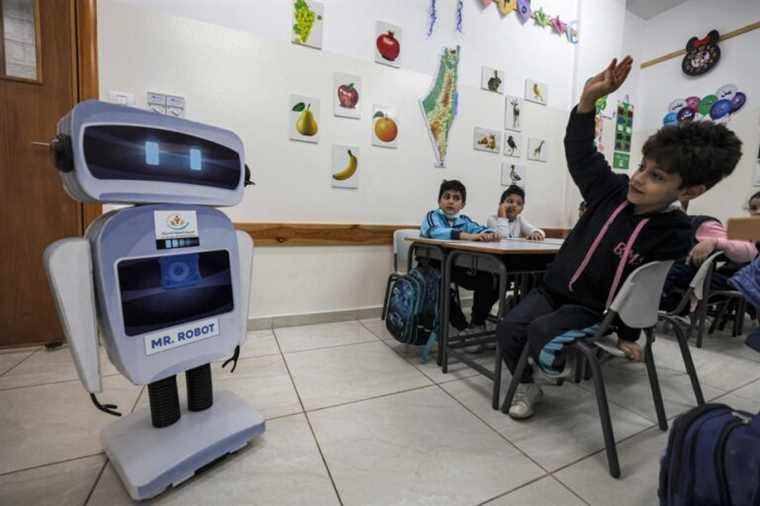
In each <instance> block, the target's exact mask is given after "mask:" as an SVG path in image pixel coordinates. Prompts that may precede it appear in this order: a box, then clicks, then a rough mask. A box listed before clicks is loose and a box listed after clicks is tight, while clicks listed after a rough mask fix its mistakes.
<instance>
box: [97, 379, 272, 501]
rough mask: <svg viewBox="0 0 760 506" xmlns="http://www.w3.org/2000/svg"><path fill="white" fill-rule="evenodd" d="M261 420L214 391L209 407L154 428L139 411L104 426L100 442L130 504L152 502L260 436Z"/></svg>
mask: <svg viewBox="0 0 760 506" xmlns="http://www.w3.org/2000/svg"><path fill="white" fill-rule="evenodd" d="M264 430H265V422H264V419H263V418H261V416H259V415H258V414H257V413H256V411H254V410H253V409H252V408H251V407H250V406H248V404H246V403H245V401H243V400H242V399H240V398H239V397H238V396H237V395H235V394H233V393H232V392H227V391H218V392H214V404H213V405H212V406H211V407H210V408H208V409H207V410H205V411H199V412H191V411H187V409H186V408H185V407H184V406H183V409H182V416H181V417H180V419H179V420H177V422H176V423H174V424H173V425H170V426H168V427H164V428H161V429H157V428H155V427H153V425H152V424H151V418H150V410H149V409H148V408H143V409H140V410H137V411H135V412H134V413H132V414H130V415H127V416H124V417H122V418H120V419H119V420H118V421H116V422H114V423H112V424H111V425H109V426H108V427H106V428H105V429H104V430H103V432H102V434H101V440H102V442H103V448H104V449H105V452H106V454H107V455H108V458H109V460H110V461H111V465H112V466H113V467H114V469H115V470H116V472H117V474H118V475H119V477H120V478H121V480H122V482H123V483H124V486H125V487H126V488H127V491H128V492H129V495H130V496H131V497H132V499H135V500H138V501H139V500H143V499H149V498H151V497H155V496H156V495H158V494H160V493H161V492H163V491H164V490H165V489H167V488H168V487H169V486H170V485H171V486H176V485H179V484H180V483H182V482H183V481H185V480H187V479H189V478H191V477H192V476H193V475H194V474H195V472H196V471H197V470H198V469H200V468H201V467H203V466H205V465H207V464H209V463H211V462H213V461H215V460H217V459H219V458H220V457H223V456H224V455H226V454H228V453H233V452H236V451H237V450H239V449H241V448H242V447H244V446H245V445H246V444H248V442H249V441H250V440H251V439H253V438H254V437H256V436H257V435H259V434H261V433H263V432H264Z"/></svg>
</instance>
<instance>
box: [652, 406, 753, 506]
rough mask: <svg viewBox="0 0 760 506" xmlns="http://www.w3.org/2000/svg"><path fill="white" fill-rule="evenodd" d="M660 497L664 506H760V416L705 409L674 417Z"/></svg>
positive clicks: (742, 412)
mask: <svg viewBox="0 0 760 506" xmlns="http://www.w3.org/2000/svg"><path fill="white" fill-rule="evenodd" d="M658 496H659V498H660V506H708V505H709V506H757V505H760V414H757V415H753V414H751V413H747V412H745V411H738V410H733V409H731V408H730V407H728V406H726V405H725V404H705V405H702V406H698V407H696V408H694V409H692V410H691V411H688V412H687V413H684V414H683V415H681V416H679V417H678V418H676V420H675V422H674V423H673V428H672V429H671V431H670V437H669V440H668V448H667V450H666V452H665V455H664V456H663V458H662V463H661V467H660V485H659V490H658Z"/></svg>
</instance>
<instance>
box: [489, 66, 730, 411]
mask: <svg viewBox="0 0 760 506" xmlns="http://www.w3.org/2000/svg"><path fill="white" fill-rule="evenodd" d="M632 63H633V60H632V59H631V57H630V56H627V57H626V58H625V59H623V61H622V62H620V63H619V64H618V62H617V60H613V61H612V62H611V63H610V65H609V66H608V67H607V69H605V70H604V71H602V72H601V73H600V74H598V75H597V76H595V77H594V78H592V79H590V80H589V81H588V83H587V84H586V86H585V88H584V90H583V93H582V96H581V99H580V102H579V104H578V106H577V107H575V108H574V109H573V111H572V112H571V113H570V120H569V121H568V124H567V131H566V134H565V155H566V157H567V165H568V168H569V170H570V175H571V176H572V178H573V181H574V182H575V184H576V185H577V186H578V188H579V189H580V191H581V194H582V195H583V198H584V200H585V201H586V202H587V204H588V208H587V210H586V212H585V213H584V214H583V216H582V217H581V219H580V220H579V221H578V224H577V225H575V228H573V230H572V232H571V233H570V235H569V236H568V237H567V239H565V242H564V244H563V245H562V248H561V249H560V251H559V252H558V253H557V256H556V258H555V260H554V262H553V263H552V264H551V265H550V266H549V268H548V269H547V272H546V275H545V276H544V280H543V283H542V284H541V286H539V287H538V288H536V289H535V290H533V291H532V292H531V293H530V294H529V295H528V296H527V297H525V298H524V299H523V300H522V301H521V302H520V303H519V304H518V305H517V306H516V307H515V308H514V309H512V310H511V311H510V312H509V313H507V314H506V315H505V316H504V318H503V319H502V320H501V322H499V326H498V327H497V329H496V337H497V339H498V340H499V342H500V344H501V350H502V359H503V360H504V361H505V362H506V364H507V367H508V368H509V370H510V371H511V372H512V373H513V374H514V372H515V370H516V368H517V363H518V360H519V358H520V355H521V353H522V351H523V349H524V348H525V347H526V346H528V347H529V350H530V352H531V355H532V357H533V360H534V363H535V364H537V365H539V366H540V367H542V368H543V369H548V370H551V371H557V370H561V369H562V368H563V366H564V362H565V359H564V353H563V352H562V350H563V346H564V344H565V343H568V342H571V340H572V339H576V338H577V334H578V332H577V331H578V330H585V329H590V328H591V327H593V326H594V325H595V324H597V323H599V322H600V321H601V320H602V318H603V314H604V312H605V309H606V308H607V307H608V306H609V304H610V303H611V301H612V300H613V299H614V297H615V295H616V293H617V290H619V289H620V287H621V286H622V283H623V282H624V281H625V278H626V277H627V276H628V275H629V274H630V273H631V271H633V270H634V269H635V268H636V267H638V266H640V265H643V264H645V263H647V262H651V261H653V260H677V259H681V258H685V257H686V255H687V254H688V253H689V250H690V249H691V246H692V237H693V233H692V232H691V225H690V223H689V219H688V218H687V216H686V215H685V214H684V213H683V212H682V211H681V210H680V206H677V205H674V204H675V203H676V201H689V200H691V199H693V198H695V197H697V196H699V195H701V194H702V193H704V192H705V191H707V190H708V189H710V188H712V187H713V186H714V185H716V184H717V183H718V182H719V181H720V180H721V179H723V178H724V177H726V176H728V175H730V174H731V173H732V172H733V170H734V168H735V167H736V164H737V163H738V161H739V158H740V157H741V141H740V140H739V139H738V138H737V137H736V135H734V133H733V132H731V131H730V130H728V129H727V128H726V127H725V126H723V125H718V124H714V123H711V122H687V123H683V124H681V125H678V126H666V127H663V128H662V129H660V130H659V131H658V132H657V133H656V134H654V135H652V136H651V137H650V138H649V139H648V140H647V141H646V143H645V144H644V146H643V148H642V152H643V153H642V154H643V159H642V161H641V164H640V165H639V167H638V170H636V171H634V172H632V174H631V176H630V177H629V176H627V175H624V174H616V173H613V171H612V170H611V168H610V166H609V164H608V163H607V162H606V160H605V159H604V156H602V155H601V154H600V153H599V152H598V151H597V150H596V147H595V146H594V112H595V105H594V104H595V103H596V101H597V99H599V98H601V97H603V96H606V95H608V94H610V93H613V92H614V91H616V90H617V89H618V88H619V87H620V85H622V84H623V81H625V78H626V77H627V76H628V72H629V71H630V69H631V65H632ZM652 296H653V297H658V298H659V294H652ZM617 334H618V348H620V349H621V350H623V351H624V352H625V354H626V355H627V356H628V357H629V358H630V359H632V360H640V359H641V348H640V347H639V346H638V345H637V344H636V340H637V339H638V337H639V336H638V334H639V332H635V331H632V329H628V328H626V327H624V326H622V325H619V326H618V331H617ZM541 396H542V392H541V389H540V388H539V387H538V385H536V384H535V383H534V381H533V374H532V370H531V368H528V369H526V371H525V373H524V374H523V376H522V377H521V378H520V387H519V388H518V391H517V393H516V395H515V397H514V399H513V401H512V405H511V406H510V409H509V415H510V416H511V417H512V418H517V419H523V418H528V417H530V416H532V415H533V413H534V407H535V404H536V403H537V402H538V401H539V400H540V399H541Z"/></svg>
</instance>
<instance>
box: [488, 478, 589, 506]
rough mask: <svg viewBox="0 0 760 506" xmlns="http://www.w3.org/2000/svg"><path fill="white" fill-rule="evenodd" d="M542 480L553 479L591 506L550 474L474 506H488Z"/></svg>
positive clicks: (584, 502)
mask: <svg viewBox="0 0 760 506" xmlns="http://www.w3.org/2000/svg"><path fill="white" fill-rule="evenodd" d="M544 479H553V480H554V481H556V482H557V483H559V485H560V486H561V487H562V488H564V489H565V490H567V491H568V492H570V493H571V494H572V495H574V496H575V497H577V498H578V499H580V501H581V502H582V503H583V504H586V505H587V506H590V505H591V503H590V502H588V501H587V500H586V499H584V498H583V497H581V496H580V495H578V493H577V492H576V491H575V490H572V489H570V488H568V487H567V485H565V484H564V483H562V482H561V481H560V480H559V479H558V478H557V477H556V476H554V475H552V473H549V474H545V475H543V476H539V477H538V478H535V479H533V480H530V481H528V482H526V483H523V484H522V485H520V486H517V487H515V488H513V489H511V490H508V491H506V492H504V493H503V494H499V495H496V496H493V497H491V498H489V499H486V500H485V501H483V502H481V503H478V504H477V505H476V506H488V503H490V502H492V501H495V500H496V499H500V498H502V497H507V496H509V495H511V494H513V493H515V492H517V491H518V490H522V489H524V488H526V487H529V486H531V485H533V484H535V483H538V482H539V481H541V480H544Z"/></svg>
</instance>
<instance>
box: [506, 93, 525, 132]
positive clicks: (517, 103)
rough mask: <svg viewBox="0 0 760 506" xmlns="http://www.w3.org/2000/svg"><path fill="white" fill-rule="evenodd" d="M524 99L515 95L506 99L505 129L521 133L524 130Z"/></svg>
mask: <svg viewBox="0 0 760 506" xmlns="http://www.w3.org/2000/svg"><path fill="white" fill-rule="evenodd" d="M522 102H523V101H522V99H521V98H520V97H515V96H513V95H507V96H506V97H505V98H504V128H506V129H507V130H512V131H513V132H519V131H521V130H522V126H520V110H521V109H522V105H523V103H522Z"/></svg>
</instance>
